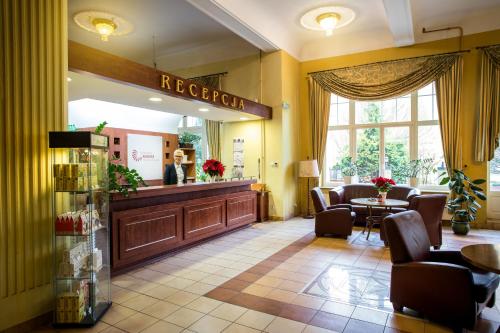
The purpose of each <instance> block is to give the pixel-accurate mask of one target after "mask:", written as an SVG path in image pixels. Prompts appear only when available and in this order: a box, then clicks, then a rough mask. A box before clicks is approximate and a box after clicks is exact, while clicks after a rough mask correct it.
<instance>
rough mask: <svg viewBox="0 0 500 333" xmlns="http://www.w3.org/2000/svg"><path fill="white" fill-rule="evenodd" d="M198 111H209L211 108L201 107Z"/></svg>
mask: <svg viewBox="0 0 500 333" xmlns="http://www.w3.org/2000/svg"><path fill="white" fill-rule="evenodd" d="M198 111H200V112H208V111H209V110H208V109H207V108H199V109H198Z"/></svg>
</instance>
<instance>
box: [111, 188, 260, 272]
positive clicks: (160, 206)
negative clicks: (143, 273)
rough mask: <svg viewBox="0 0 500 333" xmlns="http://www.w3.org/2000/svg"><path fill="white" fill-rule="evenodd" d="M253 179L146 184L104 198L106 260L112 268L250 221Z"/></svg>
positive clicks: (254, 197) (254, 215)
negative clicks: (108, 232) (107, 237)
mask: <svg viewBox="0 0 500 333" xmlns="http://www.w3.org/2000/svg"><path fill="white" fill-rule="evenodd" d="M255 182H256V181H255V180H242V181H231V182H218V183H191V184H186V185H183V186H177V185H168V186H150V187H144V188H140V189H138V192H137V193H132V194H130V196H129V197H123V196H121V195H118V194H113V195H112V196H111V200H110V215H111V218H110V221H111V252H112V255H111V263H112V270H113V271H115V272H116V271H118V270H122V269H126V268H127V267H131V266H134V265H136V264H138V263H140V262H142V261H144V260H146V259H150V258H153V257H155V256H159V255H162V254H165V253H167V252H169V251H173V250H175V249H178V248H180V247H183V246H185V245H188V244H191V243H194V242H197V241H201V240H203V239H206V238H209V237H211V236H214V235H217V234H221V233H224V232H226V231H229V230H232V229H235V228H238V227H241V226H244V225H246V224H249V223H251V222H255V221H256V218H257V194H256V192H255V191H252V190H250V185H251V184H252V183H255Z"/></svg>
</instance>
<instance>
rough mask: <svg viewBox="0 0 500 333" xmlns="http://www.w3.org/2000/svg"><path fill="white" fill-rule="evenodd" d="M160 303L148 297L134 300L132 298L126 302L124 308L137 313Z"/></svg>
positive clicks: (143, 296)
mask: <svg viewBox="0 0 500 333" xmlns="http://www.w3.org/2000/svg"><path fill="white" fill-rule="evenodd" d="M156 302H158V300H157V299H156V298H153V297H150V296H147V295H139V296H136V297H134V298H131V299H129V300H127V301H125V302H123V303H122V305H123V306H126V307H127V308H131V309H134V310H136V311H140V310H142V309H144V308H145V307H147V306H150V305H152V304H154V303H156Z"/></svg>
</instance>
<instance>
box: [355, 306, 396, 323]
mask: <svg viewBox="0 0 500 333" xmlns="http://www.w3.org/2000/svg"><path fill="white" fill-rule="evenodd" d="M351 318H354V319H359V320H364V321H367V322H370V323H374V324H377V325H385V322H386V321H387V313H385V312H382V311H378V310H373V309H368V308H364V307H359V306H357V307H356V308H355V309H354V312H353V313H352V315H351Z"/></svg>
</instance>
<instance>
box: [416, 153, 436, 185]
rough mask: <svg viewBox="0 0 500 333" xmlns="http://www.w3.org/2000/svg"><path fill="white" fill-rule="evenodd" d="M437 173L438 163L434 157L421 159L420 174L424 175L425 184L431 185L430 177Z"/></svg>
mask: <svg viewBox="0 0 500 333" xmlns="http://www.w3.org/2000/svg"><path fill="white" fill-rule="evenodd" d="M436 171H437V169H436V161H434V159H433V158H432V157H428V158H423V159H421V163H420V174H421V175H422V181H423V184H429V183H430V180H429V176H430V175H432V174H434V173H435V172H436Z"/></svg>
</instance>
